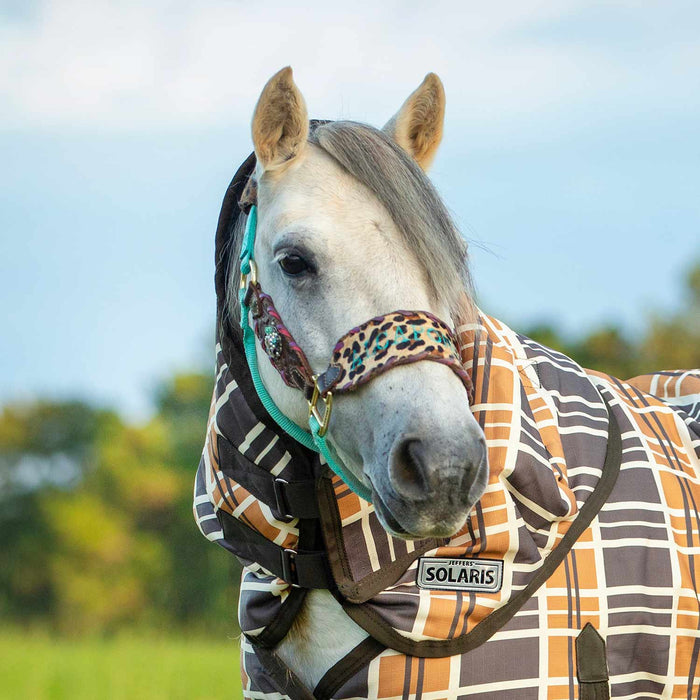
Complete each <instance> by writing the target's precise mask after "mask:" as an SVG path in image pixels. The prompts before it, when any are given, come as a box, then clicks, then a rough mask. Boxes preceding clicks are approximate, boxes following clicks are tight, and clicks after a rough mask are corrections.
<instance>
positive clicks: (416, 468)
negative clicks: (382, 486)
mask: <svg viewBox="0 0 700 700" xmlns="http://www.w3.org/2000/svg"><path fill="white" fill-rule="evenodd" d="M427 466H428V465H427V463H426V451H425V447H424V445H423V443H422V441H421V440H416V439H407V440H402V441H401V442H400V443H399V444H398V445H397V446H396V447H395V448H394V450H393V452H392V455H391V464H390V468H389V476H390V480H391V483H392V486H393V487H394V490H395V491H396V493H397V494H399V495H400V496H403V497H404V498H409V499H411V500H421V499H423V498H426V497H427V496H429V495H430V494H431V492H432V490H431V488H430V485H429V482H428V480H427V475H426V469H427Z"/></svg>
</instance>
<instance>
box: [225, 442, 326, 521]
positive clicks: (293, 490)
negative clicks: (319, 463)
mask: <svg viewBox="0 0 700 700" xmlns="http://www.w3.org/2000/svg"><path fill="white" fill-rule="evenodd" d="M218 444H219V460H220V468H221V471H222V472H223V473H224V474H225V475H226V476H228V477H230V478H232V479H233V480H234V481H236V482H238V483H239V484H243V486H244V487H245V488H246V490H247V491H250V493H252V494H253V496H255V497H256V498H257V499H258V500H259V501H262V502H263V503H265V504H266V505H268V506H269V507H270V508H271V509H272V512H273V513H274V515H275V517H276V518H278V519H280V520H291V519H292V518H318V517H319V513H318V503H317V502H316V498H315V497H314V494H315V492H316V480H315V479H304V480H302V481H287V480H286V479H282V478H280V477H278V476H275V475H274V474H271V473H270V472H269V471H267V470H266V469H263V468H261V467H259V466H258V465H257V464H255V462H251V461H250V460H249V459H248V458H247V457H245V456H244V455H242V454H241V453H240V452H239V450H237V449H236V448H235V447H234V446H233V445H232V444H231V443H230V442H229V441H228V440H227V439H226V438H225V437H223V436H220V437H219V443H218Z"/></svg>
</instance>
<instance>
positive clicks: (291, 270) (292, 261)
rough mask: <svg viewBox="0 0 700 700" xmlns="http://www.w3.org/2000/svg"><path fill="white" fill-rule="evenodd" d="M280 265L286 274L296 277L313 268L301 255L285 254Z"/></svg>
mask: <svg viewBox="0 0 700 700" xmlns="http://www.w3.org/2000/svg"><path fill="white" fill-rule="evenodd" d="M279 266H280V267H281V268H282V271H283V272H284V273H285V274H287V275H290V276H291V277H296V276H297V275H301V274H303V273H304V272H307V271H308V270H310V269H311V268H310V266H309V264H308V263H307V262H306V260H304V258H302V257H301V255H285V256H284V257H283V258H280V261H279Z"/></svg>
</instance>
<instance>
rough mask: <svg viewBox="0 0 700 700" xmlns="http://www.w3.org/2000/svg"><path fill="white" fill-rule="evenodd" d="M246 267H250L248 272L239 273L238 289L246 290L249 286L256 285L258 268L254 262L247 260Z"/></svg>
mask: <svg viewBox="0 0 700 700" xmlns="http://www.w3.org/2000/svg"><path fill="white" fill-rule="evenodd" d="M248 265H250V272H247V273H243V272H241V286H240V289H247V288H248V286H249V285H256V284H257V283H258V266H257V265H256V264H255V260H248Z"/></svg>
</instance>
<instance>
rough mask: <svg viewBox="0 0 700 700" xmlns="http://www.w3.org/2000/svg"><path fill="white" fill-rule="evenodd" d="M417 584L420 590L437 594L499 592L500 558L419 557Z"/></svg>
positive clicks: (500, 583) (501, 575)
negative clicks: (436, 591)
mask: <svg viewBox="0 0 700 700" xmlns="http://www.w3.org/2000/svg"><path fill="white" fill-rule="evenodd" d="M416 583H417V584H418V585H419V586H420V587H421V588H429V589H431V590H438V591H469V592H473V593H498V591H500V590H501V585H502V584H503V562H502V561H501V560H499V559H439V558H436V557H421V558H420V559H419V560H418V575H417V576H416Z"/></svg>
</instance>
